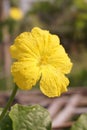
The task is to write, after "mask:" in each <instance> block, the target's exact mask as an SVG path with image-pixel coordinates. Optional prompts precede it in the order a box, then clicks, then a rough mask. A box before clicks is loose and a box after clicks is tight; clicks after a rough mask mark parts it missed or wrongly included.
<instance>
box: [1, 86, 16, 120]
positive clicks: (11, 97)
mask: <svg viewBox="0 0 87 130" xmlns="http://www.w3.org/2000/svg"><path fill="white" fill-rule="evenodd" d="M17 89H18V87H17V86H16V85H15V87H14V89H13V91H12V94H11V96H10V98H9V100H8V102H7V104H6V106H5V108H4V109H3V111H2V113H1V115H0V121H1V120H2V119H3V118H4V116H5V115H6V113H7V111H8V108H9V107H10V106H11V103H12V102H13V100H14V97H15V94H16V92H17Z"/></svg>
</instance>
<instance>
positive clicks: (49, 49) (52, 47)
mask: <svg viewBox="0 0 87 130" xmlns="http://www.w3.org/2000/svg"><path fill="white" fill-rule="evenodd" d="M10 51H11V55H12V57H13V58H15V59H16V61H15V62H14V63H13V65H12V68H11V72H12V75H13V77H14V82H15V83H16V84H17V85H18V87H19V88H21V89H24V90H29V89H31V88H32V87H33V86H34V85H35V84H36V82H37V81H38V80H39V79H40V89H41V91H42V92H43V93H44V94H45V95H47V96H48V97H55V96H60V94H61V93H63V92H65V91H67V86H68V84H69V80H68V78H67V77H66V76H65V74H68V73H69V72H70V70H71V68H72V63H71V61H70V59H69V57H68V55H67V54H66V52H65V50H64V48H63V46H62V45H60V40H59V38H58V37H57V36H56V35H52V34H50V33H49V31H46V30H41V29H40V28H38V27H35V28H33V29H32V31H31V32H24V33H22V34H20V35H19V36H18V37H17V38H16V39H15V41H14V45H12V46H11V47H10Z"/></svg>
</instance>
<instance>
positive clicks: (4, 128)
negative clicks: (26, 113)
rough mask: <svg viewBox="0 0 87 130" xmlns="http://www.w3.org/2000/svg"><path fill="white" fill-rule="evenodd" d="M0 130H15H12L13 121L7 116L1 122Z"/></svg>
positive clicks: (0, 110)
mask: <svg viewBox="0 0 87 130" xmlns="http://www.w3.org/2000/svg"><path fill="white" fill-rule="evenodd" d="M1 112H2V109H1V108H0V114H1ZM0 130H13V129H12V121H11V119H10V117H9V115H8V114H7V115H6V116H5V117H4V119H3V120H1V121H0Z"/></svg>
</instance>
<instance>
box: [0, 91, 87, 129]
mask: <svg viewBox="0 0 87 130" xmlns="http://www.w3.org/2000/svg"><path fill="white" fill-rule="evenodd" d="M9 95H10V94H9V92H6V93H5V92H0V107H1V106H2V107H4V106H5V104H6V102H7V100H8V98H9ZM15 103H20V104H24V105H35V104H40V105H41V106H43V107H45V108H47V109H48V111H49V113H50V115H51V118H52V128H53V130H62V129H63V128H69V127H70V126H71V125H72V124H73V123H74V122H75V118H76V117H78V116H79V115H80V114H82V113H87V88H75V89H70V90H69V91H68V92H67V93H65V94H63V95H62V96H61V97H57V98H48V97H46V96H44V95H43V94H42V93H41V92H40V91H37V90H33V91H27V92H24V91H19V92H18V93H17V95H16V97H15V100H14V103H13V104H15Z"/></svg>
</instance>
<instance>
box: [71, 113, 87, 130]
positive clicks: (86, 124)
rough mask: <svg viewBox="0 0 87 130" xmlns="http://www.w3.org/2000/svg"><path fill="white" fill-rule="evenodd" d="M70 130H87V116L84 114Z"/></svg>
mask: <svg viewBox="0 0 87 130" xmlns="http://www.w3.org/2000/svg"><path fill="white" fill-rule="evenodd" d="M70 130H87V114H82V115H81V116H80V117H79V119H78V120H77V121H76V122H75V123H74V125H73V126H72V128H71V129H70Z"/></svg>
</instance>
